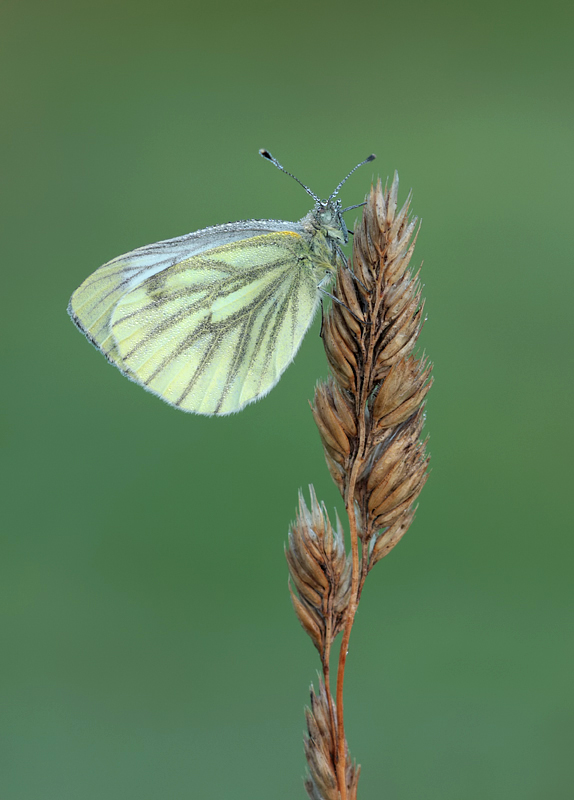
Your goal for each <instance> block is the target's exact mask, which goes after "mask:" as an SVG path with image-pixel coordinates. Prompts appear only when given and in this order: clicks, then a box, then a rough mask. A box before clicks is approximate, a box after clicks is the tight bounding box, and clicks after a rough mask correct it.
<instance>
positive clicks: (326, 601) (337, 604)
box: [285, 486, 351, 659]
mask: <svg viewBox="0 0 574 800" xmlns="http://www.w3.org/2000/svg"><path fill="white" fill-rule="evenodd" d="M309 490H310V493H311V509H310V510H309V509H308V508H307V506H306V505H305V500H304V499H303V495H302V493H301V492H299V512H298V514H297V519H296V521H295V523H294V524H293V525H292V526H291V529H290V530H289V543H288V546H287V548H286V550H285V555H286V557H287V563H288V564H289V572H290V575H291V579H292V581H293V583H294V584H295V587H296V589H297V594H296V593H295V592H294V591H293V589H292V588H291V587H290V590H291V599H292V601H293V607H294V609H295V613H296V614H297V617H298V619H299V622H300V623H301V625H302V626H303V628H304V630H305V631H306V632H307V634H308V635H309V636H310V637H311V639H312V641H313V644H314V645H315V647H316V648H317V650H318V651H319V653H320V654H321V658H322V659H323V658H325V657H328V653H329V648H330V646H331V643H332V641H333V639H334V638H335V637H336V636H337V634H338V633H339V632H340V630H341V628H342V626H343V622H344V619H345V612H346V610H347V605H348V602H349V594H350V589H351V563H350V560H349V558H348V557H347V554H346V553H345V544H344V540H343V531H342V529H341V523H340V521H339V518H338V517H337V521H336V526H335V528H334V529H333V527H332V526H331V523H330V521H329V517H328V516H327V511H326V509H325V506H324V505H320V504H319V502H318V500H317V497H316V495H315V490H314V489H313V487H312V486H310V487H309Z"/></svg>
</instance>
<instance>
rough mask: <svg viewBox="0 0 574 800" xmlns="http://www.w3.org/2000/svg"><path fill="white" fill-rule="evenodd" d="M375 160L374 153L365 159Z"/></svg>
mask: <svg viewBox="0 0 574 800" xmlns="http://www.w3.org/2000/svg"><path fill="white" fill-rule="evenodd" d="M259 152H261V151H259ZM375 158H376V155H375V154H374V153H371V155H370V156H369V157H368V158H366V159H365V161H367V162H368V161H374V160H375Z"/></svg>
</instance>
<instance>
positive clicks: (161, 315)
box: [68, 150, 374, 415]
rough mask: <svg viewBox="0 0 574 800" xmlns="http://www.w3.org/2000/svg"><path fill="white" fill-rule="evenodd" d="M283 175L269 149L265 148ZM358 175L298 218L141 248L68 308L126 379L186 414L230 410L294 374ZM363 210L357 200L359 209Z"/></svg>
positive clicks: (105, 271)
mask: <svg viewBox="0 0 574 800" xmlns="http://www.w3.org/2000/svg"><path fill="white" fill-rule="evenodd" d="M259 152H260V153H261V155H262V156H264V157H265V158H267V159H269V161H271V162H272V163H273V164H275V166H276V167H278V168H279V169H280V170H282V171H283V172H286V173H287V174H288V175H290V176H291V177H293V178H294V177H295V176H294V175H291V173H290V172H287V170H285V169H284V168H283V167H282V166H281V164H279V162H278V161H277V160H276V159H274V158H273V156H271V154H270V153H268V152H267V151H266V150H260V151H259ZM373 159H374V156H369V157H368V158H367V159H365V161H362V162H361V164H357V166H356V167H355V168H354V169H353V170H351V172H350V173H349V175H347V177H346V178H344V179H343V180H342V181H341V182H340V183H339V185H338V186H337V188H336V189H335V191H334V192H333V193H332V194H331V195H330V197H329V198H328V199H327V200H319V198H318V197H317V196H316V195H315V194H314V193H313V192H312V191H311V190H310V189H309V188H308V187H307V186H305V185H304V184H302V183H301V181H299V179H298V178H295V180H297V181H298V183H300V184H301V186H303V188H304V189H305V191H306V192H307V193H308V194H309V195H310V196H311V197H312V198H313V200H314V201H315V206H314V208H313V209H312V210H311V211H310V212H309V213H308V214H307V215H306V216H305V217H303V219H302V220H301V221H300V222H283V221H280V220H269V219H266V220H247V221H244V222H233V223H228V224H227V225H216V226H214V227H210V228H204V229H203V230H200V231H196V232H195V233H189V234H187V235H186V236H179V237H177V238H175V239H167V240H166V241H163V242H157V243H156V244H150V245H147V247H140V248H138V249H137V250H132V251H131V252H130V253H126V255H123V256H118V258H114V259H113V260H112V261H109V262H108V263H107V264H104V265H103V266H102V267H100V268H99V269H97V270H96V271H95V272H94V273H93V275H91V276H90V277H89V278H87V279H86V280H85V281H84V283H82V285H81V286H80V287H79V289H77V290H76V291H75V292H74V294H73V295H72V298H71V300H70V304H69V306H68V312H69V314H70V316H71V317H72V320H73V321H74V322H75V324H76V325H77V326H78V328H79V329H80V330H81V331H82V333H84V334H85V335H86V336H87V337H88V339H89V340H90V341H91V342H92V343H93V344H94V345H95V346H96V347H97V348H98V349H99V350H101V352H102V353H103V354H104V355H105V356H106V358H107V359H108V361H110V362H111V363H112V364H115V366H116V367H118V369H119V370H120V371H121V372H123V374H124V375H126V376H127V377H128V378H130V379H131V380H133V381H135V382H136V383H139V384H140V385H141V386H143V387H144V389H147V390H149V391H150V392H153V393H154V394H157V395H159V397H161V398H162V399H163V400H165V401H166V402H168V403H170V404H171V405H173V406H176V407H177V408H180V409H182V410H183V411H191V412H194V413H196V414H207V415H211V414H218V415H224V414H231V413H233V412H234V411H239V410H241V409H242V408H243V407H244V406H246V405H247V404H248V403H252V402H253V401H254V400H258V399H259V398H260V397H263V396H264V395H265V394H267V392H269V391H270V390H271V389H272V388H273V387H274V386H275V384H276V383H277V381H278V380H279V378H280V377H281V375H282V373H283V372H284V371H285V369H286V368H287V367H288V366H289V364H290V363H291V361H293V358H294V357H295V354H296V352H297V350H298V349H299V345H300V344H301V341H302V340H303V337H304V335H305V333H306V332H307V330H308V328H309V326H310V325H311V322H312V321H313V317H314V316H315V312H316V311H317V307H318V305H319V301H320V297H321V292H322V291H324V289H323V286H324V285H325V282H326V281H327V280H329V278H330V277H331V276H332V274H333V273H334V272H336V270H337V269H338V266H339V265H340V263H341V259H342V258H344V256H343V254H342V251H341V244H343V243H346V242H347V241H348V232H347V227H346V225H345V222H344V220H343V212H344V211H348V210H349V208H356V207H357V206H350V207H349V208H346V209H343V208H342V207H341V201H340V200H338V199H336V197H337V194H338V192H339V189H340V188H341V186H342V185H343V183H344V182H345V181H346V180H347V178H348V177H349V176H350V175H351V174H352V173H353V172H354V171H355V169H357V168H358V167H360V166H362V165H363V164H366V163H368V162H369V161H372V160H373ZM359 205H362V204H359Z"/></svg>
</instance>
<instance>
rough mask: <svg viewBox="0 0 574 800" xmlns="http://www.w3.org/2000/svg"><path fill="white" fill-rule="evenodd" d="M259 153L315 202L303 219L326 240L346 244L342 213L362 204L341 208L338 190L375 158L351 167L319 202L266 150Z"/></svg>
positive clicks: (347, 237)
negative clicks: (332, 190)
mask: <svg viewBox="0 0 574 800" xmlns="http://www.w3.org/2000/svg"><path fill="white" fill-rule="evenodd" d="M259 152H260V154H261V155H262V156H263V158H266V159H267V160H268V161H271V163H272V164H275V166H276V167H277V169H280V170H281V172H285V173H286V174H287V175H290V176H291V177H292V178H294V179H295V180H296V181H297V183H299V184H300V185H301V186H302V187H303V188H304V189H305V191H306V192H307V194H308V195H310V196H311V197H312V198H313V200H314V201H315V208H314V209H313V211H311V212H310V213H309V214H308V215H307V217H306V218H305V219H306V220H308V221H309V222H310V223H311V224H312V225H313V227H315V228H316V229H317V230H320V231H321V233H322V234H323V235H324V236H325V237H326V238H327V239H331V240H335V241H337V242H343V244H347V242H348V241H349V231H348V230H347V226H346V224H345V220H344V219H343V213H344V212H345V211H349V210H350V209H351V208H358V206H362V205H364V203H359V204H358V205H356V206H349V207H348V208H343V207H342V206H341V201H340V200H339V199H337V195H338V193H339V189H340V188H341V186H342V185H343V184H344V183H345V181H346V180H347V178H349V177H350V176H351V175H352V174H353V172H354V171H355V170H356V169H359V167H362V166H363V164H368V163H369V162H370V161H374V159H375V156H374V155H370V156H368V157H367V158H366V159H365V160H364V161H361V163H360V164H357V166H356V167H353V169H352V170H351V171H350V172H349V174H348V175H346V176H345V177H344V178H343V180H342V181H341V182H340V183H339V184H338V186H337V188H336V189H335V191H334V192H333V193H332V194H331V195H329V197H328V198H327V199H326V200H319V198H318V197H317V195H316V194H315V193H314V192H312V191H311V189H309V187H308V186H305V184H304V183H301V181H300V180H299V178H297V177H295V175H293V174H292V173H291V172H287V170H286V169H285V167H282V166H281V164H280V163H279V162H278V161H277V159H276V158H274V157H273V156H272V155H271V153H270V152H269V151H268V150H260V151H259Z"/></svg>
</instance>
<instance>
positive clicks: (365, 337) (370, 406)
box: [313, 173, 432, 580]
mask: <svg viewBox="0 0 574 800" xmlns="http://www.w3.org/2000/svg"><path fill="white" fill-rule="evenodd" d="M397 194H398V176H397V174H396V173H395V177H394V180H393V182H392V184H391V187H390V189H386V188H385V190H384V191H383V189H382V187H381V183H380V181H379V182H378V184H377V186H376V188H372V189H371V193H370V196H369V198H368V201H367V204H366V206H365V209H364V212H363V219H362V222H361V225H360V226H359V228H358V230H357V231H356V232H355V240H354V249H353V269H351V268H349V267H347V266H345V267H343V268H342V269H341V270H339V273H338V275H337V281H336V286H335V289H334V295H335V297H336V298H337V299H338V300H339V302H337V303H333V305H332V307H331V308H330V310H329V312H328V313H327V314H326V315H325V318H324V320H323V340H324V343H325V350H326V352H327V357H328V359H329V363H330V364H331V366H332V369H333V377H332V378H330V379H329V380H328V381H327V382H325V383H321V384H319V385H318V386H317V389H316V391H315V402H314V408H313V414H314V417H315V421H316V423H317V427H318V429H319V433H320V435H321V440H322V442H323V448H324V451H325V457H326V460H327V466H328V467H329V471H330V473H331V475H332V477H333V480H334V481H335V483H336V484H337V486H338V487H339V490H340V492H341V494H342V495H343V497H344V498H345V499H346V501H350V499H351V498H349V497H347V495H348V491H349V488H350V484H351V477H352V476H353V480H352V494H353V500H354V502H355V504H356V506H357V508H358V509H359V511H360V517H359V518H358V520H357V522H358V525H359V527H360V530H361V534H360V535H361V539H362V541H363V545H364V546H365V547H367V548H369V550H370V555H369V558H367V559H365V560H364V564H363V580H364V577H365V575H366V572H367V571H368V570H369V569H370V568H371V567H372V566H373V565H374V564H375V563H376V561H377V560H379V558H381V557H382V555H385V554H386V553H387V552H389V550H390V549H391V547H392V546H394V544H396V543H397V542H398V541H399V538H400V537H399V536H396V535H394V534H393V535H389V536H385V534H386V533H387V532H388V531H389V530H390V527H391V526H392V527H393V531H397V530H401V531H402V533H401V535H402V534H404V532H405V531H406V527H408V524H410V522H411V521H412V518H413V513H412V512H411V507H412V505H413V504H414V502H415V500H416V498H417V497H418V495H419V493H420V491H421V489H422V487H423V485H424V483H425V481H426V475H427V465H428V459H427V458H426V456H425V452H424V451H425V446H424V443H422V442H420V441H419V434H420V430H421V427H422V423H423V420H424V416H423V411H422V409H423V407H424V402H425V398H426V394H427V392H428V390H429V389H430V386H431V384H432V379H431V377H430V373H431V366H430V365H429V364H428V362H427V360H426V359H425V358H424V357H423V358H417V357H415V356H414V355H413V349H414V347H415V345H416V342H417V338H418V336H419V333H420V329H421V326H422V322H423V304H422V301H421V287H420V283H419V277H418V273H417V274H414V275H413V273H412V272H411V270H410V268H409V265H410V260H411V257H412V254H413V249H414V245H415V242H416V238H417V233H418V230H417V219H416V217H414V218H412V219H411V218H410V217H409V207H410V202H411V196H410V195H409V197H408V198H407V201H406V203H405V204H404V206H403V207H402V208H401V209H400V211H397ZM383 536H385V540H384V541H385V545H384V546H383V545H381V546H380V547H375V544H376V542H375V539H376V537H383ZM391 543H392V544H391Z"/></svg>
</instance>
